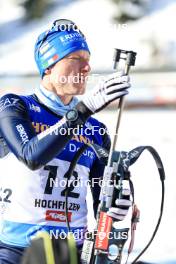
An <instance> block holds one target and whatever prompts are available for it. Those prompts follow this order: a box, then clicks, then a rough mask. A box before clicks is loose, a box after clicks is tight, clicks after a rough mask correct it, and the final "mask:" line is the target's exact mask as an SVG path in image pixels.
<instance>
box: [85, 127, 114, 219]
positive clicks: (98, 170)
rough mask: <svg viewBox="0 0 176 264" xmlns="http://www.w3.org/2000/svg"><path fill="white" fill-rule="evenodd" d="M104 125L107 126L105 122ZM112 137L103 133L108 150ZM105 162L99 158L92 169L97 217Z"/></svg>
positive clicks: (104, 146) (91, 186)
mask: <svg viewBox="0 0 176 264" xmlns="http://www.w3.org/2000/svg"><path fill="white" fill-rule="evenodd" d="M102 126H103V127H104V128H106V127H105V126H104V125H103V124H102ZM110 145H111V141H110V137H109V135H108V134H104V135H103V144H102V147H103V148H105V149H106V150H110ZM104 168H105V164H104V163H102V162H101V161H100V160H99V159H98V158H96V160H95V161H94V164H93V166H92V168H91V171H90V188H91V191H92V197H93V209H94V216H95V218H96V214H97V209H98V205H99V196H100V190H101V184H100V183H101V182H100V181H101V180H102V178H103V173H104Z"/></svg>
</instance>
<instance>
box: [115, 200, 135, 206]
mask: <svg viewBox="0 0 176 264" xmlns="http://www.w3.org/2000/svg"><path fill="white" fill-rule="evenodd" d="M115 204H116V205H117V206H123V208H124V207H126V208H129V207H130V206H131V205H132V202H131V201H130V200H126V199H116V200H115Z"/></svg>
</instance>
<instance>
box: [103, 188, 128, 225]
mask: <svg viewBox="0 0 176 264" xmlns="http://www.w3.org/2000/svg"><path fill="white" fill-rule="evenodd" d="M115 204H116V206H117V207H111V208H109V211H108V212H107V214H108V215H109V216H111V217H112V218H114V219H116V220H118V221H121V220H124V218H125V217H126V215H127V213H128V210H129V208H130V206H131V205H132V202H131V201H130V190H129V189H123V190H122V199H116V201H115Z"/></svg>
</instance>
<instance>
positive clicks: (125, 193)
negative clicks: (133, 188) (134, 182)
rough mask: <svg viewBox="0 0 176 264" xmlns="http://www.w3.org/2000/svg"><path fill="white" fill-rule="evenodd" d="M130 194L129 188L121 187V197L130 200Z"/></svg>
mask: <svg viewBox="0 0 176 264" xmlns="http://www.w3.org/2000/svg"><path fill="white" fill-rule="evenodd" d="M130 194H131V192H130V190H129V189H123V190H122V196H121V199H125V200H130Z"/></svg>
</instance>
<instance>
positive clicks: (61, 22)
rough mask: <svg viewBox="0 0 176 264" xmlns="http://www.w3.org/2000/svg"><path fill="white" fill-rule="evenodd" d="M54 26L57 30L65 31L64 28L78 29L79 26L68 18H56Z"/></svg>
mask: <svg viewBox="0 0 176 264" xmlns="http://www.w3.org/2000/svg"><path fill="white" fill-rule="evenodd" d="M53 27H54V28H55V29H56V30H57V31H64V30H69V29H70V30H71V29H72V30H75V31H76V30H78V27H77V26H76V24H75V23H74V22H73V21H71V20H68V19H58V20H55V21H54V22H53Z"/></svg>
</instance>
